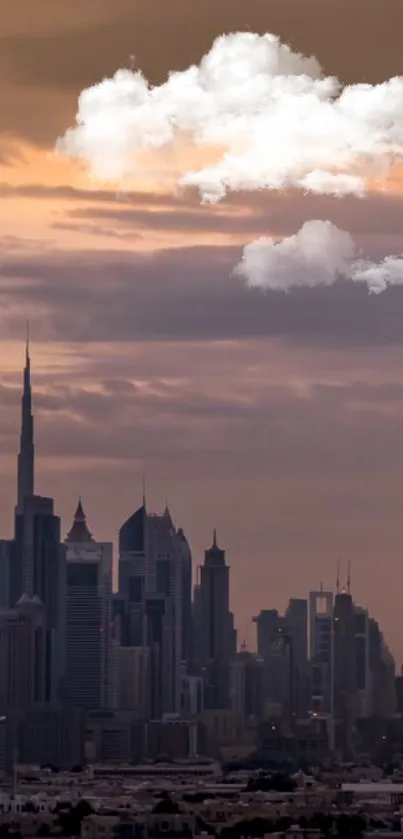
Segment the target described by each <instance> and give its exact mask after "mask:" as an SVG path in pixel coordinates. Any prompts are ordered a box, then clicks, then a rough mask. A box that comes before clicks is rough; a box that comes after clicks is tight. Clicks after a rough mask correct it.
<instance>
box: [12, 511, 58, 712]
mask: <svg viewBox="0 0 403 839" xmlns="http://www.w3.org/2000/svg"><path fill="white" fill-rule="evenodd" d="M15 560H16V566H15V567H14V568H13V570H12V572H11V573H10V577H12V576H13V574H14V577H13V588H14V594H13V598H14V597H15V596H16V595H17V594H19V597H21V595H22V594H26V595H27V596H28V597H31V598H32V597H34V596H35V595H36V596H38V597H39V598H40V600H41V601H42V603H43V604H44V606H45V610H46V623H47V654H46V685H47V688H46V700H47V701H49V702H50V701H56V700H57V699H58V697H59V695H60V689H61V683H62V679H63V676H64V620H65V614H64V604H65V551H64V548H63V546H62V545H61V543H60V518H59V517H58V516H55V515H54V512H53V499H52V498H44V497H42V496H39V495H32V496H30V497H28V496H26V497H25V499H24V502H23V509H22V510H18V513H17V515H16V534H15V539H14V543H13V550H12V552H11V562H12V563H13V562H14V561H15ZM17 569H18V573H19V574H21V576H19V578H18V577H17V575H15V571H16V570H17ZM17 583H18V585H17ZM14 602H15V601H14Z"/></svg>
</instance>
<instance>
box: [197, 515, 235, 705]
mask: <svg viewBox="0 0 403 839" xmlns="http://www.w3.org/2000/svg"><path fill="white" fill-rule="evenodd" d="M229 572H230V569H229V566H228V565H227V563H226V559H225V551H224V550H222V549H221V548H220V547H219V546H218V544H217V537H216V532H215V531H214V537H213V544H212V546H211V548H209V549H208V550H207V551H205V557H204V564H203V565H202V566H201V568H200V587H199V591H198V594H197V601H198V603H197V627H196V636H197V642H198V650H197V659H198V663H199V666H200V667H201V668H202V670H203V673H204V676H205V680H206V690H205V695H204V697H205V706H206V707H207V708H215V709H220V708H221V709H225V708H229V704H230V695H229V691H230V685H229V665H230V661H231V659H232V657H233V655H234V654H235V649H234V626H233V616H232V613H231V612H230V607H229Z"/></svg>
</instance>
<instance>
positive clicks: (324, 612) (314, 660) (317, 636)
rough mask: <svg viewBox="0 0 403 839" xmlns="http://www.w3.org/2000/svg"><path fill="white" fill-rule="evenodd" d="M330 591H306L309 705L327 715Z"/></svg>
mask: <svg viewBox="0 0 403 839" xmlns="http://www.w3.org/2000/svg"><path fill="white" fill-rule="evenodd" d="M333 599H334V598H333V592H331V591H323V589H322V588H321V589H320V590H319V591H311V592H310V594H309V657H310V669H311V707H312V710H313V711H316V712H322V713H326V714H330V713H331V711H332V690H333Z"/></svg>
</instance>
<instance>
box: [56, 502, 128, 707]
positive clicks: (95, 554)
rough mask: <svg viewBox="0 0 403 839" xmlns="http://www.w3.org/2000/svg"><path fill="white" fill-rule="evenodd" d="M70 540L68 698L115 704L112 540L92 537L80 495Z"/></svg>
mask: <svg viewBox="0 0 403 839" xmlns="http://www.w3.org/2000/svg"><path fill="white" fill-rule="evenodd" d="M65 543H66V549H67V552H66V562H67V569H66V570H67V573H66V577H67V579H66V667H65V672H66V677H65V685H64V691H65V699H66V701H67V703H68V704H69V705H71V706H74V707H78V708H88V709H91V710H96V709H108V708H113V707H114V705H115V702H116V672H115V656H114V638H113V627H112V564H113V546H112V544H111V543H109V542H95V540H94V539H93V538H92V535H91V533H90V531H89V529H88V527H87V521H86V517H85V514H84V510H83V506H82V503H81V500H79V502H78V505H77V509H76V512H75V515H74V521H73V525H72V527H71V528H70V530H69V532H68V534H67V537H66V540H65Z"/></svg>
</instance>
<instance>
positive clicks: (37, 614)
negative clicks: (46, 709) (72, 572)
mask: <svg viewBox="0 0 403 839" xmlns="http://www.w3.org/2000/svg"><path fill="white" fill-rule="evenodd" d="M46 642H47V626H46V613H45V607H44V605H43V603H42V602H41V601H40V600H39V598H38V597H34V598H29V597H28V596H27V595H23V596H22V597H21V598H20V600H19V601H18V603H17V604H16V606H15V607H14V608H13V609H0V673H1V677H0V709H3V710H5V709H8V708H13V709H15V710H16V709H23V708H31V707H34V706H35V705H37V704H40V703H43V702H45V700H46V653H47V647H46Z"/></svg>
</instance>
